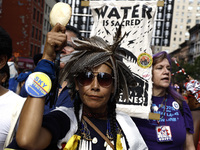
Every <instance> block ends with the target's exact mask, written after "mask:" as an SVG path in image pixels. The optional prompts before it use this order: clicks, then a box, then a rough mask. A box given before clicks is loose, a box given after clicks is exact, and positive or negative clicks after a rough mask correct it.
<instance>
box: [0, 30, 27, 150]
mask: <svg viewBox="0 0 200 150" xmlns="http://www.w3.org/2000/svg"><path fill="white" fill-rule="evenodd" d="M11 56H12V40H11V38H10V36H9V35H8V33H7V32H6V31H5V30H4V29H3V28H2V27H0V72H2V69H3V68H4V66H5V65H6V64H7V61H8V59H9V58H10V57H11ZM24 101H25V99H23V98H21V97H20V96H19V95H17V94H15V93H14V92H13V91H11V90H8V89H7V88H4V87H3V86H2V85H0V150H3V149H4V147H5V146H7V145H8V144H9V142H10V141H11V140H12V137H13V136H14V135H15V134H14V133H15V131H16V129H15V124H16V122H17V119H18V116H19V114H20V111H21V108H22V106H23V104H24Z"/></svg>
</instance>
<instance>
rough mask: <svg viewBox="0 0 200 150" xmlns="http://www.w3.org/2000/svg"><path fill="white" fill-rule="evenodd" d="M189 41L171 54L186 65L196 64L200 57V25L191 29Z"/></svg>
mask: <svg viewBox="0 0 200 150" xmlns="http://www.w3.org/2000/svg"><path fill="white" fill-rule="evenodd" d="M188 32H189V35H190V36H189V40H187V41H185V42H183V43H181V44H180V45H179V48H178V49H176V50H174V51H173V52H171V53H170V55H171V56H172V57H175V58H176V59H177V60H178V61H182V62H184V63H194V60H195V59H196V58H197V57H199V56H200V24H196V25H195V26H193V27H192V28H191V29H189V31H188Z"/></svg>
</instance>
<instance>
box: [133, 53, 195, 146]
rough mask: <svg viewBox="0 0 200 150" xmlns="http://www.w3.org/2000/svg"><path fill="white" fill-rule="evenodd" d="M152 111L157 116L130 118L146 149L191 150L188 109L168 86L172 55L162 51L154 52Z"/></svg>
mask: <svg viewBox="0 0 200 150" xmlns="http://www.w3.org/2000/svg"><path fill="white" fill-rule="evenodd" d="M152 80H153V89H152V106H151V112H153V113H158V114H160V119H159V120H146V119H139V118H133V120H134V122H135V123H136V125H137V127H138V128H139V131H140V133H141V135H142V136H143V138H144V140H145V142H146V144H147V146H148V148H149V150H163V149H166V150H168V149H170V150H183V149H187V150H194V149H195V147H194V142H193V138H192V137H193V133H194V129H193V121H192V116H191V112H190V109H189V107H188V105H187V103H186V102H185V100H184V99H183V97H182V96H181V94H179V93H178V92H176V91H175V90H174V88H173V87H172V86H171V59H170V56H169V55H168V54H167V53H166V52H164V51H162V52H159V53H157V54H155V55H153V69H152Z"/></svg>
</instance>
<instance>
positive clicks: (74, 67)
mask: <svg viewBox="0 0 200 150" xmlns="http://www.w3.org/2000/svg"><path fill="white" fill-rule="evenodd" d="M123 37H124V36H123ZM123 37H121V26H120V28H119V29H118V31H117V33H116V36H115V37H114V39H113V41H114V42H113V44H112V45H109V44H107V43H106V42H105V41H104V40H103V39H102V38H100V37H97V36H93V37H91V38H83V39H82V40H80V39H78V38H73V39H72V42H73V44H74V45H75V49H76V53H73V54H72V57H71V58H70V59H69V60H68V62H67V64H66V65H65V67H64V68H63V70H62V71H61V78H60V83H62V82H63V81H64V80H67V83H68V86H70V85H72V84H73V82H74V75H77V74H79V73H81V72H85V71H87V70H89V69H92V68H94V67H96V66H98V65H100V64H103V63H105V62H107V61H110V62H111V65H112V68H113V74H114V87H115V90H114V91H115V92H114V95H113V96H117V95H118V96H119V94H120V93H123V96H122V99H123V100H128V99H129V88H130V87H134V86H136V81H135V79H134V75H133V73H132V72H131V70H130V68H129V67H127V66H126V64H125V63H124V62H123V61H122V59H123V58H124V59H126V57H125V52H124V51H123V49H120V48H119V43H120V42H121V40H122V39H123ZM72 97H73V96H72Z"/></svg>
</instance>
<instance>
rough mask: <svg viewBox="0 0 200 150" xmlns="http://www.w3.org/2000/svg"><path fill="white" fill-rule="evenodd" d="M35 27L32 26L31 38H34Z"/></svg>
mask: <svg viewBox="0 0 200 150" xmlns="http://www.w3.org/2000/svg"><path fill="white" fill-rule="evenodd" d="M34 32H35V27H34V26H32V38H34Z"/></svg>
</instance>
